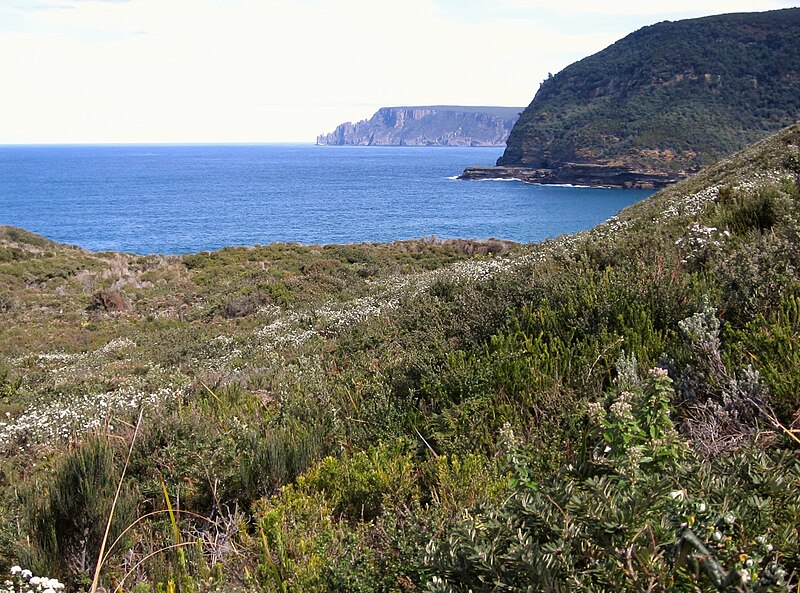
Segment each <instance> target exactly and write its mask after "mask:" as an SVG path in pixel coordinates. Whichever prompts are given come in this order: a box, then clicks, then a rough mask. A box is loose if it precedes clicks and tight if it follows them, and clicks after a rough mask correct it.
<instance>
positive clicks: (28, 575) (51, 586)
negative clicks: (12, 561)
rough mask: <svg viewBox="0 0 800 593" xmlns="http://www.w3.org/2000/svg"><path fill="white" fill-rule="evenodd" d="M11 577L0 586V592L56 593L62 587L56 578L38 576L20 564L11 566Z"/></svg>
mask: <svg viewBox="0 0 800 593" xmlns="http://www.w3.org/2000/svg"><path fill="white" fill-rule="evenodd" d="M9 572H10V573H11V578H10V579H7V580H6V581H4V583H3V587H0V593H57V591H60V590H62V589H63V588H64V585H63V584H62V583H61V582H59V580H58V579H51V578H48V577H38V576H34V574H33V573H32V572H31V571H30V570H28V569H26V568H22V567H21V566H19V565H17V566H12V567H11V569H10V570H9Z"/></svg>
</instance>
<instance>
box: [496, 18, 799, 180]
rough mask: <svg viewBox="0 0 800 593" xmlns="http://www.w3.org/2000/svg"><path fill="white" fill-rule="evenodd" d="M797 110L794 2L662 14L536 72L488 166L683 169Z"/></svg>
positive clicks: (761, 133)
mask: <svg viewBox="0 0 800 593" xmlns="http://www.w3.org/2000/svg"><path fill="white" fill-rule="evenodd" d="M799 114H800V8H791V9H785V10H776V11H771V12H761V13H742V14H727V15H721V16H712V17H706V18H700V19H691V20H683V21H677V22H669V21H665V22H662V23H658V24H655V25H652V26H649V27H644V28H643V29H640V30H638V31H636V32H634V33H632V34H630V35H628V36H627V37H625V38H624V39H621V40H620V41H618V42H617V43H615V44H613V45H611V46H609V47H608V48H606V49H604V50H603V51H601V52H599V53H597V54H595V55H593V56H590V57H588V58H585V59H583V60H581V61H580V62H577V63H575V64H572V65H571V66H568V67H567V68H565V69H564V70H562V71H561V72H559V73H558V74H556V75H554V76H552V77H551V78H549V79H547V80H545V81H544V82H543V83H542V84H541V87H540V88H539V91H538V92H537V93H536V96H535V97H534V99H533V102H532V103H531V104H530V105H529V106H528V108H527V109H526V110H525V111H524V112H523V114H522V116H521V117H520V119H519V121H518V123H517V124H516V125H515V127H514V129H513V130H512V133H511V135H510V137H509V139H508V146H507V149H506V151H505V154H504V155H503V156H502V157H501V158H500V159H499V161H498V163H497V164H498V165H502V166H511V167H515V166H517V167H519V166H522V167H531V168H537V169H538V168H542V169H556V170H557V169H559V168H560V167H562V166H564V165H565V164H567V163H578V164H587V163H588V164H599V165H604V166H608V167H622V168H623V169H626V170H629V171H633V172H641V173H650V174H662V175H665V176H667V177H671V176H674V175H675V174H678V175H685V174H687V173H691V172H694V171H697V170H699V169H700V168H701V167H702V166H705V165H708V164H710V163H713V162H715V161H716V160H718V159H720V158H721V157H724V156H727V155H730V154H731V153H733V152H735V151H736V150H739V149H741V148H743V147H744V146H746V145H748V144H750V143H752V142H754V141H756V140H758V139H761V138H764V137H765V136H767V135H768V134H770V133H773V132H775V131H777V130H779V129H780V128H783V127H785V126H788V125H791V124H793V123H795V122H796V121H797V120H798V117H800V115H799Z"/></svg>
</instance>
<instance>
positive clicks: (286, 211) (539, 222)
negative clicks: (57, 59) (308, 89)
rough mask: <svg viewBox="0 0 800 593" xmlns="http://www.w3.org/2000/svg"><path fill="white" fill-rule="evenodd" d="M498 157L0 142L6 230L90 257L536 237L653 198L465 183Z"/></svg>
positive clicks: (461, 151)
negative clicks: (466, 175)
mask: <svg viewBox="0 0 800 593" xmlns="http://www.w3.org/2000/svg"><path fill="white" fill-rule="evenodd" d="M501 153H502V150H501V149H499V148H417V147H414V148H410V147H409V148H402V147H401V148H398V147H391V148H389V147H386V148H384V147H327V146H314V145H310V144H268V145H188V146H173V145H156V146H142V145H124V146H0V224H7V225H12V226H17V227H22V228H25V229H28V230H30V231H33V232H36V233H40V234H42V235H44V236H46V237H48V238H50V239H53V240H55V241H59V242H63V243H69V244H74V245H80V246H82V247H85V248H87V249H92V250H114V251H126V252H132V253H143V254H144V253H185V252H194V251H201V250H210V249H218V248H221V247H224V246H226V245H252V244H255V243H261V244H265V243H270V242H274V241H296V242H301V243H350V242H362V241H393V240H396V239H408V238H414V237H422V236H429V235H435V236H437V237H441V238H453V237H460V238H478V239H485V238H489V237H495V238H502V239H512V240H515V241H521V242H532V241H540V240H543V239H545V238H548V237H555V236H557V235H560V234H563V233H570V232H575V231H578V230H582V229H587V228H591V227H592V226H594V225H596V224H598V223H600V222H602V221H603V220H605V219H607V218H608V217H610V216H612V215H614V214H615V213H616V212H618V211H619V210H620V209H622V208H624V207H625V206H628V205H630V204H632V203H634V202H636V201H638V200H641V199H642V198H644V197H646V196H648V195H650V194H651V193H652V192H648V191H637V190H615V189H602V188H591V189H590V188H574V187H552V186H550V187H548V186H536V185H530V184H525V183H521V182H517V181H458V180H455V179H453V177H454V176H455V175H457V174H459V173H460V172H461V171H462V170H463V169H464V168H465V167H467V166H472V165H474V166H483V165H491V164H493V163H494V162H495V160H496V159H497V157H498V156H500V154H501Z"/></svg>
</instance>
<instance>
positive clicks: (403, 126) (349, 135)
mask: <svg viewBox="0 0 800 593" xmlns="http://www.w3.org/2000/svg"><path fill="white" fill-rule="evenodd" d="M522 110H523V107H462V106H457V105H431V106H424V107H382V108H381V109H379V110H378V111H377V112H376V113H375V115H373V116H372V117H371V118H370V119H365V120H361V121H359V122H356V123H352V122H347V123H343V124H341V125H340V126H338V127H337V128H336V129H335V130H334V131H333V132H331V133H330V134H322V135H320V136H317V144H319V145H334V146H505V144H506V139H507V138H508V135H509V133H510V132H511V129H512V128H513V127H514V124H515V123H516V121H517V119H518V118H519V115H520V113H521V112H522Z"/></svg>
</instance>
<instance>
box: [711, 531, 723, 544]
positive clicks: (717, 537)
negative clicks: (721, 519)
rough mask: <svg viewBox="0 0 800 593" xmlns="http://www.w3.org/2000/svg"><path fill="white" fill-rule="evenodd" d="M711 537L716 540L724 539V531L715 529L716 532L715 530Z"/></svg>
mask: <svg viewBox="0 0 800 593" xmlns="http://www.w3.org/2000/svg"><path fill="white" fill-rule="evenodd" d="M711 539H713V540H714V541H715V542H721V541H722V532H720V531H715V532H714V533H713V534H712V535H711Z"/></svg>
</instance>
